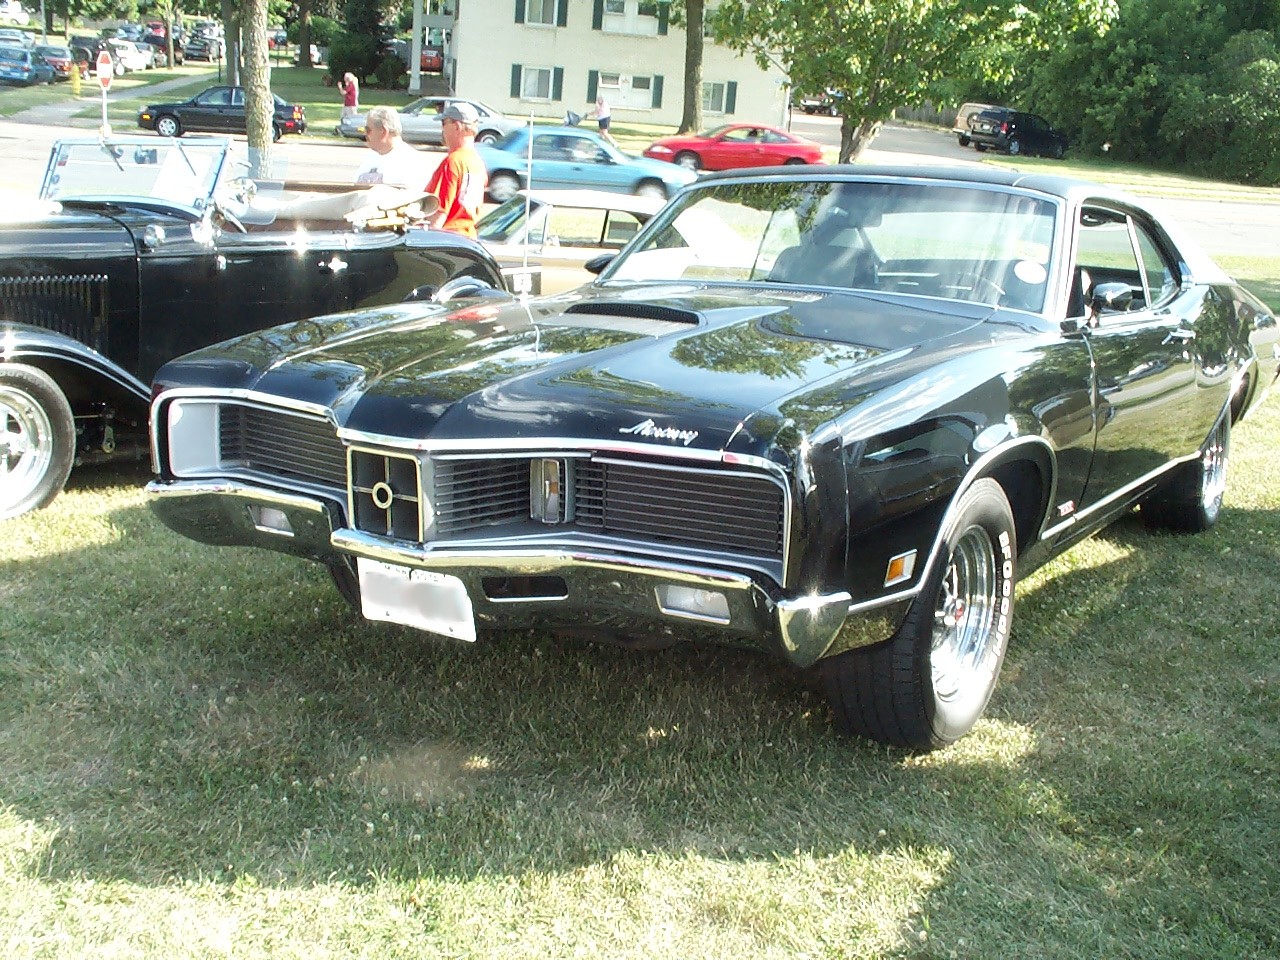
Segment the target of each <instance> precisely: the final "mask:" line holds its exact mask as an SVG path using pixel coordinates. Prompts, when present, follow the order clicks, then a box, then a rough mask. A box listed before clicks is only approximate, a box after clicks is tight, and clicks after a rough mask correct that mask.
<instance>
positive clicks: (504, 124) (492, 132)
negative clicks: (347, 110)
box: [336, 97, 524, 145]
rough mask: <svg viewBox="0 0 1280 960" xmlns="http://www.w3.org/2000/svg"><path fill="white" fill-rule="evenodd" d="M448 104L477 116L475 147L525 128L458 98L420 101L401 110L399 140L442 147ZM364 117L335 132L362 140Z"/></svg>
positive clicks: (340, 125)
mask: <svg viewBox="0 0 1280 960" xmlns="http://www.w3.org/2000/svg"><path fill="white" fill-rule="evenodd" d="M451 103H466V104H469V105H470V106H471V107H473V108H474V109H475V111H476V113H478V114H479V115H480V124H479V126H477V127H476V142H477V143H497V142H498V141H499V140H501V139H502V138H503V137H505V136H506V135H507V134H508V133H510V132H511V131H512V130H514V129H516V128H517V127H521V126H524V123H523V122H522V121H520V120H512V119H511V118H510V117H506V116H503V115H502V113H501V112H499V111H498V110H495V109H494V108H493V107H490V106H488V105H486V104H483V103H481V102H480V101H479V100H464V99H462V98H459V97H419V98H418V99H417V100H414V101H413V102H412V103H410V104H406V105H405V106H403V107H401V108H400V125H401V127H402V128H403V133H402V137H403V138H404V140H405V142H406V143H428V144H435V145H439V144H442V143H444V134H443V133H442V132H441V129H440V115H441V114H442V113H443V112H444V109H445V107H447V106H448V105H449V104H451ZM364 123H365V114H358V115H357V116H354V117H346V118H344V119H343V120H341V121H340V122H339V123H338V126H337V128H336V132H337V133H338V135H339V136H343V137H355V138H358V139H361V140H363V139H364Z"/></svg>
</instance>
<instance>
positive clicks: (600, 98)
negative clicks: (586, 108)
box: [587, 94, 618, 147]
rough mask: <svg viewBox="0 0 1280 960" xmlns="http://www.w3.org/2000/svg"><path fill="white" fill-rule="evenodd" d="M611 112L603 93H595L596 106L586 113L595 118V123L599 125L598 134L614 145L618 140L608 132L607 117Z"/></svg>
mask: <svg viewBox="0 0 1280 960" xmlns="http://www.w3.org/2000/svg"><path fill="white" fill-rule="evenodd" d="M612 114H613V111H612V110H611V109H610V108H609V101H608V100H606V99H605V98H604V94H597V95H596V108H595V109H594V110H592V111H591V112H590V113H588V114H587V116H588V117H595V118H596V123H598V124H599V125H600V136H602V137H604V138H605V139H606V140H608V141H609V142H610V143H612V144H613V145H614V146H615V147H616V146H617V145H618V141H617V140H615V139H613V134H611V133H610V132H609V118H610V117H611V116H612Z"/></svg>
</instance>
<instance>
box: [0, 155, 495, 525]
mask: <svg viewBox="0 0 1280 960" xmlns="http://www.w3.org/2000/svg"><path fill="white" fill-rule="evenodd" d="M243 173H244V168H243V165H240V164H237V162H236V161H235V160H234V159H233V158H232V157H231V155H230V144H229V142H228V141H227V140H225V139H220V138H200V139H186V140H182V141H175V140H157V139H156V138H155V137H145V138H142V137H133V138H129V137H121V138H117V139H114V140H112V141H111V142H110V143H109V144H103V143H101V142H100V141H98V140H97V139H91V140H90V139H80V140H63V141H61V142H59V143H57V144H55V145H54V147H53V151H52V157H51V159H50V161H49V166H48V169H47V171H46V173H45V176H44V181H43V185H42V187H41V191H40V198H39V199H34V198H33V199H32V200H31V202H30V203H28V204H27V205H26V207H25V208H24V209H10V210H6V211H3V212H0V518H4V517H9V516H14V515H16V514H20V513H23V512H25V511H27V510H32V509H35V508H37V507H41V506H43V505H45V504H46V503H48V502H49V501H50V500H51V499H52V498H53V497H54V496H56V495H57V493H58V492H59V491H60V490H61V489H62V486H63V484H64V483H65V482H66V479H67V475H68V472H69V471H70V469H71V466H72V464H73V462H74V463H86V462H91V461H95V460H101V459H105V458H114V457H120V456H133V457H145V455H146V450H147V438H146V425H147V404H148V402H149V400H150V393H149V392H148V387H147V383H148V382H149V381H150V379H151V376H152V374H154V373H155V372H156V370H157V369H158V368H159V367H160V365H161V364H162V363H164V362H165V361H166V360H169V359H172V358H173V357H176V356H178V355H179V354H182V353H186V352H187V351H190V350H194V349H195V348H196V347H202V346H205V345H207V344H210V343H214V342H216V341H219V340H225V339H227V338H229V337H233V336H237V335H239V334H242V333H246V332H248V331H250V330H257V329H259V328H261V327H265V326H269V325H274V324H277V323H281V322H283V321H285V320H298V319H302V318H304V317H311V316H315V315H316V314H322V313H331V312H333V311H335V310H346V309H350V308H354V307H365V306H372V305H377V304H386V303H394V302H397V301H400V300H404V299H405V298H406V297H422V296H430V295H432V294H433V293H434V294H436V295H447V293H448V289H445V294H440V293H439V291H440V290H441V289H442V288H445V285H446V284H447V283H449V281H453V280H455V279H456V278H461V277H467V278H478V279H477V280H475V281H471V280H470V279H468V280H467V281H463V282H464V283H468V282H472V283H475V282H483V283H486V284H490V285H497V286H498V287H501V286H502V279H501V275H500V272H499V269H498V266H497V264H496V263H495V262H494V260H493V258H492V257H491V256H490V255H489V254H488V253H486V252H485V251H484V250H483V248H481V247H480V246H479V245H478V244H475V243H472V242H471V241H468V240H463V239H462V238H460V237H457V236H455V235H453V234H445V233H441V232H439V231H431V232H428V231H426V230H422V229H410V228H408V221H407V219H406V218H405V217H404V216H401V215H400V214H401V213H402V212H403V210H402V209H401V208H396V209H388V207H395V205H397V204H400V203H402V202H403V197H402V196H399V195H397V192H396V191H390V190H389V188H386V187H378V188H375V189H374V191H373V192H368V191H358V190H350V191H349V192H337V193H332V194H323V193H316V192H309V191H298V190H296V189H291V187H292V186H293V185H290V184H287V183H284V182H283V181H270V182H267V181H262V182H257V181H252V180H249V179H247V178H245V177H244V176H243ZM384 191H385V192H384ZM380 204H382V205H384V206H379V205H380ZM384 214H386V215H384ZM391 214H395V215H391Z"/></svg>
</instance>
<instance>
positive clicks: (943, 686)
mask: <svg viewBox="0 0 1280 960" xmlns="http://www.w3.org/2000/svg"><path fill="white" fill-rule="evenodd" d="M997 563H998V561H997V559H996V552H995V546H994V544H993V543H992V541H991V537H990V535H989V534H988V533H987V531H986V530H985V529H984V528H982V527H979V526H976V525H975V526H972V527H969V528H968V529H967V530H965V531H964V533H963V534H961V536H960V539H959V541H958V542H957V543H956V545H955V548H954V549H953V550H952V551H951V558H950V559H949V560H948V561H947V569H946V571H945V572H944V573H943V576H942V585H941V588H940V589H939V591H938V605H937V607H936V608H935V609H934V613H933V644H932V649H931V651H930V655H929V660H930V666H931V668H932V674H933V692H934V695H935V696H936V697H937V698H938V699H939V700H940V701H944V702H947V701H953V700H959V699H962V698H963V697H965V696H966V695H967V694H968V693H970V691H971V689H972V686H973V680H974V679H975V678H976V677H979V676H985V675H987V674H989V673H990V672H991V668H990V661H991V660H992V658H994V657H998V656H999V654H1000V651H999V645H998V643H997V642H996V639H997V637H996V629H995V627H996V616H997V614H998V610H999V597H998V590H999V580H1000V578H999V570H998V567H997Z"/></svg>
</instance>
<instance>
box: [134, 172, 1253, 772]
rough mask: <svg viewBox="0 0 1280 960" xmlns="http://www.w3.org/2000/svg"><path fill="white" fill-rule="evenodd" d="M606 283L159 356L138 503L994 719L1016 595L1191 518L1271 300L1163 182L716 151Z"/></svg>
mask: <svg viewBox="0 0 1280 960" xmlns="http://www.w3.org/2000/svg"><path fill="white" fill-rule="evenodd" d="M595 266H596V267H597V268H598V269H600V270H601V272H600V273H599V276H598V279H597V280H596V281H595V282H593V283H592V284H590V285H587V286H584V287H580V288H578V289H576V290H574V291H571V292H569V293H565V294H560V295H558V296H556V297H550V298H545V299H540V300H532V301H527V302H519V301H510V302H505V303H504V302H500V301H495V300H487V301H486V300H479V299H472V300H469V301H465V302H461V303H459V304H457V305H448V306H438V305H407V306H400V307H395V308H388V309H383V310H378V311H369V312H365V313H354V314H351V313H349V314H344V315H339V316H335V317H328V318H322V319H319V320H315V321H310V322H308V323H306V324H302V325H297V324H295V325H292V326H283V327H277V328H275V329H272V330H267V331H263V332H259V333H256V334H251V335H249V336H247V337H242V338H240V339H239V340H236V341H233V342H232V343H230V344H224V345H222V346H218V347H211V348H208V349H205V350H202V351H199V352H197V353H194V354H192V355H191V356H188V357H185V358H182V359H179V360H176V361H174V362H172V363H169V364H167V365H165V366H164V367H163V368H162V369H161V370H160V371H159V373H158V374H157V376H156V380H155V384H154V390H155V401H154V403H153V405H152V427H153V436H154V441H155V448H154V463H153V466H154V469H155V471H156V478H155V480H154V481H153V482H152V484H151V485H150V487H149V490H150V491H151V493H152V501H151V502H152V507H153V509H154V510H155V512H156V513H157V514H158V515H159V516H160V517H161V519H163V520H164V522H165V523H167V524H168V525H170V526H171V527H172V528H173V529H175V530H177V531H179V532H181V533H183V534H185V535H187V536H189V537H192V538H195V539H197V540H202V541H205V542H207V543H214V544H250V545H254V546H259V547H263V548H266V549H270V550H279V551H284V552H287V553H292V554H295V555H297V556H300V557H305V558H307V559H310V560H314V561H318V562H320V563H323V564H325V565H327V566H328V568H329V570H330V571H331V573H332V575H333V578H334V580H335V582H336V583H337V585H338V587H339V589H340V590H341V591H342V592H343V593H344V595H345V596H346V597H347V598H348V599H349V600H351V601H352V602H353V603H355V604H357V605H358V606H359V608H360V609H361V610H362V611H363V613H364V615H365V616H366V617H368V618H370V619H375V620H388V621H393V622H397V623H401V624H407V625H410V626H413V627H417V628H420V629H423V630H427V631H432V632H435V633H439V634H443V635H446V636H452V637H456V638H460V639H467V640H470V639H474V638H475V637H476V636H477V634H478V632H479V631H480V630H481V629H482V628H485V629H487V630H488V631H490V632H492V631H495V630H501V629H503V628H512V627H527V626H545V627H548V628H550V629H554V630H569V631H574V632H577V633H583V632H586V633H592V634H595V635H598V636H601V637H605V638H609V639H612V640H616V641H621V642H624V643H625V642H635V643H637V644H644V645H646V646H649V647H651V646H653V645H654V644H661V643H674V642H678V641H682V640H693V641H712V642H722V643H733V644H746V645H750V646H755V647H758V648H761V649H764V650H768V651H771V652H773V653H775V654H777V655H779V656H780V657H782V658H783V659H784V660H786V661H789V662H790V663H791V664H793V665H795V666H796V667H800V668H804V669H812V670H814V671H815V672H816V673H817V674H818V675H819V677H820V678H821V680H822V681H823V683H824V684H825V687H826V689H827V691H828V694H829V697H830V700H831V703H832V705H833V708H834V712H835V717H836V722H837V725H838V726H839V727H840V728H841V729H843V730H845V731H851V732H856V733H859V734H863V735H865V736H869V737H872V738H875V739H877V740H881V741H884V742H888V743H894V744H902V745H907V746H911V747H916V748H928V747H932V746H937V745H940V744H944V743H947V742H949V741H952V740H955V739H956V738H958V737H960V736H962V735H963V734H964V733H966V732H967V731H968V730H969V729H970V728H971V727H972V725H973V724H974V723H975V722H976V721H977V719H978V718H979V716H981V714H982V712H983V710H984V709H985V707H986V704H987V701H988V698H989V697H990V695H991V692H992V689H993V687H994V685H995V682H996V677H997V675H998V673H999V671H1000V666H1001V663H1002V661H1003V658H1004V653H1005V648H1006V644H1007V642H1008V641H1009V638H1010V626H1011V623H1012V618H1013V606H1014V585H1015V583H1016V580H1017V577H1018V576H1019V575H1021V574H1025V573H1026V572H1027V571H1029V570H1031V569H1034V568H1035V567H1036V566H1037V565H1039V564H1041V563H1043V562H1044V561H1045V560H1046V559H1047V558H1049V557H1051V556H1053V555H1054V554H1056V553H1059V552H1061V551H1063V550H1065V549H1066V548H1068V547H1069V546H1071V545H1072V544H1073V543H1076V542H1077V541H1079V540H1080V539H1081V538H1083V537H1085V536H1087V535H1089V534H1090V533H1092V532H1094V531H1096V530H1098V529H1099V528H1101V527H1102V526H1103V525H1105V524H1106V523H1108V522H1109V521H1111V520H1113V519H1115V518H1116V517H1118V516H1119V515H1120V514H1122V513H1124V512H1125V511H1128V510H1130V509H1132V508H1134V507H1135V506H1136V507H1138V508H1139V510H1140V513H1141V516H1142V517H1143V519H1144V520H1145V521H1147V522H1148V523H1151V524H1155V525H1158V526H1160V527H1164V528H1171V529H1175V530H1185V531H1197V530H1203V529H1205V528H1207V527H1209V526H1211V525H1212V524H1213V523H1214V522H1215V521H1216V519H1217V517H1218V513H1219V510H1220V509H1221V505H1222V500H1223V492H1224V489H1225V484H1226V472H1227V460H1228V453H1229V449H1230V445H1229V441H1230V436H1231V427H1232V424H1234V423H1235V422H1236V421H1237V420H1238V419H1239V418H1240V417H1241V416H1243V415H1244V414H1245V413H1246V412H1247V411H1248V410H1249V409H1250V407H1251V405H1253V404H1254V403H1255V402H1256V401H1257V400H1258V398H1259V396H1260V395H1261V394H1262V393H1263V392H1264V390H1265V389H1266V388H1268V387H1270V386H1271V384H1272V382H1273V381H1274V380H1275V377H1276V368H1277V359H1276V357H1277V353H1276V345H1277V330H1276V323H1275V319H1274V317H1273V316H1272V315H1271V314H1270V313H1269V312H1268V310H1267V309H1266V307H1265V306H1263V305H1262V304H1261V303H1260V302H1259V301H1258V300H1257V299H1255V298H1254V297H1253V296H1251V295H1250V294H1249V293H1247V292H1246V291H1245V290H1243V289H1242V288H1241V287H1239V286H1238V285H1237V284H1235V283H1234V282H1233V281H1232V280H1231V278H1230V277H1228V276H1227V275H1226V274H1224V273H1223V272H1222V271H1221V270H1220V269H1219V268H1218V267H1217V266H1215V265H1214V263H1213V262H1212V261H1211V260H1209V259H1208V258H1207V257H1205V256H1204V255H1203V254H1201V253H1200V252H1199V251H1197V250H1196V249H1195V247H1194V245H1192V244H1191V243H1189V242H1187V241H1186V240H1184V239H1183V238H1181V237H1180V236H1179V235H1178V234H1177V231H1176V230H1175V228H1173V227H1172V226H1171V225H1169V224H1166V223H1162V222H1161V221H1160V220H1158V219H1157V218H1156V217H1155V216H1154V215H1152V213H1150V212H1149V211H1148V210H1147V209H1146V208H1145V207H1144V206H1143V205H1142V204H1141V203H1140V202H1138V201H1136V200H1134V199H1132V198H1129V197H1127V196H1125V195H1122V194H1120V193H1116V192H1113V191H1111V190H1108V189H1106V188H1103V187H1099V186H1097V185H1095V184H1088V183H1082V182H1078V181H1071V180H1066V179H1062V178H1058V177H1043V176H1026V175H1022V174H1017V173H1012V172H1006V171H998V170H989V169H980V170H977V169H966V170H946V169H938V168H915V169H893V168H870V167H867V168H864V167H856V168H855V167H828V168H813V169H809V170H804V171H801V172H793V171H792V170H790V169H788V170H787V171H786V172H770V171H765V170H755V171H746V172H742V173H736V174H722V175H714V176H710V177H707V178H705V179H703V180H701V181H699V182H698V183H696V184H694V185H691V186H689V187H687V188H685V190H683V191H682V192H681V194H680V195H679V196H677V197H676V198H675V199H674V200H673V201H672V202H671V203H670V204H669V205H668V206H667V207H666V208H665V209H664V210H663V211H661V212H659V213H658V214H657V215H656V216H655V217H654V218H653V219H652V220H650V221H649V223H648V224H647V225H646V226H645V227H644V228H643V230H642V231H641V232H640V233H639V234H638V235H637V236H636V237H635V238H634V239H633V240H632V241H631V243H629V244H628V245H627V247H626V248H625V249H624V250H623V251H622V252H621V253H620V254H619V255H617V257H616V258H615V259H613V260H612V261H611V262H608V263H596V264H595Z"/></svg>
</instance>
